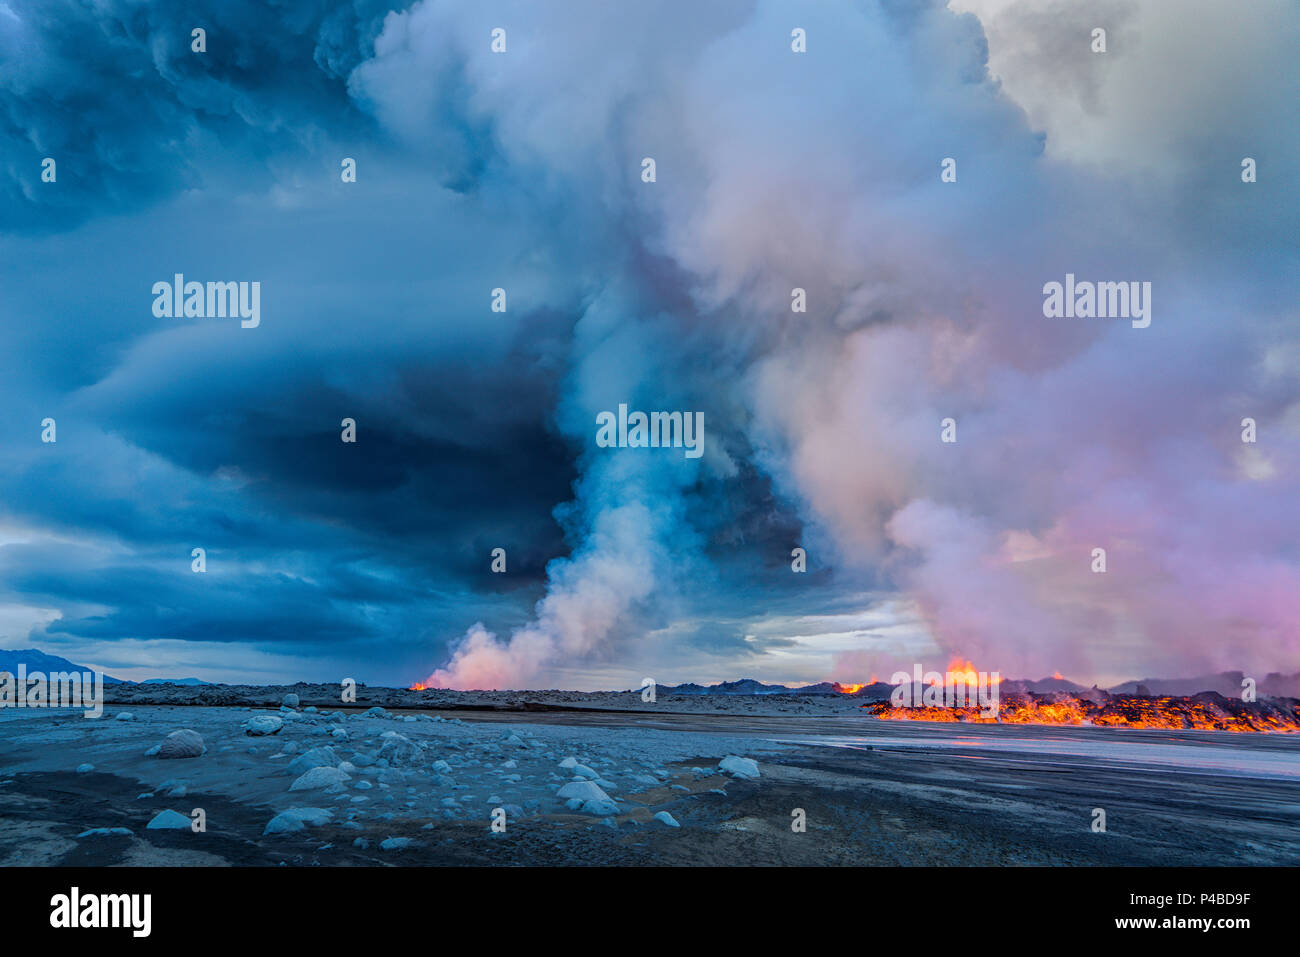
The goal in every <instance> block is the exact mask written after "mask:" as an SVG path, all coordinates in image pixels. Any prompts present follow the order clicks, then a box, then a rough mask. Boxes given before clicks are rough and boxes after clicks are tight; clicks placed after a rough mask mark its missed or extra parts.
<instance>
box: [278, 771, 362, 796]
mask: <svg viewBox="0 0 1300 957" xmlns="http://www.w3.org/2000/svg"><path fill="white" fill-rule="evenodd" d="M351 780H352V775H350V774H348V773H347V772H346V771H341V770H339V769H338V768H330V767H318V768H312V769H311V770H310V771H308V772H306V773H305V774H303V775H302V776H301V777H299V778H298V779H297V780H296V781H294V782H293V784H291V785H289V790H290V791H316V790H320V789H322V788H336V787H337V788H341V787H342V786H343V784H344V782H346V781H351Z"/></svg>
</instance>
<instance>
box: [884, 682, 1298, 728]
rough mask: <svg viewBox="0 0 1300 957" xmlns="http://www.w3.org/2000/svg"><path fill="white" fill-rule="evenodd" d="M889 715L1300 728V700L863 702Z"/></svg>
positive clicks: (1206, 695) (1046, 697) (1204, 696)
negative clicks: (991, 706)
mask: <svg viewBox="0 0 1300 957" xmlns="http://www.w3.org/2000/svg"><path fill="white" fill-rule="evenodd" d="M862 707H863V708H865V709H866V710H867V713H868V714H870V715H872V716H873V717H877V718H884V719H886V720H889V721H942V722H953V721H961V722H969V723H972V724H1047V725H1094V726H1098V727H1108V728H1159V729H1166V730H1176V731H1182V730H1188V729H1195V730H1201V731H1239V732H1250V731H1254V732H1261V731H1274V732H1285V733H1297V732H1300V700H1297V699H1294V698H1274V699H1266V700H1263V701H1252V702H1245V701H1239V700H1237V699H1235V698H1225V697H1224V696H1223V695H1221V694H1217V693H1215V692H1213V691H1206V692H1202V693H1201V694H1197V695H1191V696H1188V697H1175V696H1172V695H1112V694H1108V693H1107V692H1105V691H1101V690H1099V689H1096V688H1094V689H1092V690H1091V691H1089V692H1087V693H1086V694H1069V693H1067V692H1053V693H1051V694H1035V693H1032V692H1004V693H1003V694H1002V695H1000V699H999V702H998V711H997V714H996V715H988V714H985V713H983V712H982V711H981V710H980V709H979V708H969V707H967V708H961V707H953V708H947V707H942V706H922V707H896V706H894V705H893V704H892V703H890V702H889V701H877V702H873V703H870V704H865V705H863V706H862Z"/></svg>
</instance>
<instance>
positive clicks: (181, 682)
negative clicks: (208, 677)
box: [140, 678, 212, 685]
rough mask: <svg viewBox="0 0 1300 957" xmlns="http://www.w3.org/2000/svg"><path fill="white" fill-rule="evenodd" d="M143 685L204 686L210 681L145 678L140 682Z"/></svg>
mask: <svg viewBox="0 0 1300 957" xmlns="http://www.w3.org/2000/svg"><path fill="white" fill-rule="evenodd" d="M140 683H141V684H145V685H206V684H211V683H212V682H210V681H204V680H202V679H201V678H147V679H145V680H144V681H142V682H140Z"/></svg>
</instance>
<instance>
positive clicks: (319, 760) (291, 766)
mask: <svg viewBox="0 0 1300 957" xmlns="http://www.w3.org/2000/svg"><path fill="white" fill-rule="evenodd" d="M338 766H339V756H338V755H337V754H335V753H334V749H333V748H331V747H324V748H312V749H311V750H310V751H304V752H303V753H302V754H300V755H298V756H297V757H296V758H294V759H293V760H292V761H290V762H289V763H288V764H287V765H285V770H286V771H288V773H289V774H303V773H305V772H307V771H310V770H311V769H312V768H336V767H338Z"/></svg>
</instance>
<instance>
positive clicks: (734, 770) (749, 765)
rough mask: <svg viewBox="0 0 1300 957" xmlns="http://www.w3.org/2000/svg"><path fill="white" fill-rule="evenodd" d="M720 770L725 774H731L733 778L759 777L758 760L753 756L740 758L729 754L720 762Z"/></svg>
mask: <svg viewBox="0 0 1300 957" xmlns="http://www.w3.org/2000/svg"><path fill="white" fill-rule="evenodd" d="M718 770H719V771H721V772H722V773H723V774H730V775H731V776H732V777H733V778H743V779H744V780H746V781H752V780H755V779H756V778H757V777H758V762H757V761H755V760H754V759H753V758H740V757H737V756H736V755H734V754H729V755H727V756H726V757H725V758H723V759H722V760H721V761H720V762H718Z"/></svg>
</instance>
